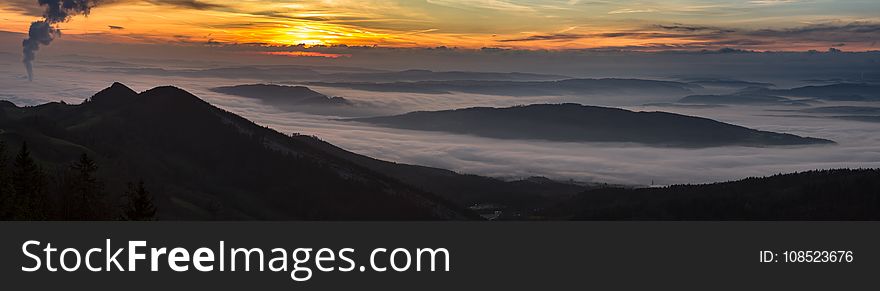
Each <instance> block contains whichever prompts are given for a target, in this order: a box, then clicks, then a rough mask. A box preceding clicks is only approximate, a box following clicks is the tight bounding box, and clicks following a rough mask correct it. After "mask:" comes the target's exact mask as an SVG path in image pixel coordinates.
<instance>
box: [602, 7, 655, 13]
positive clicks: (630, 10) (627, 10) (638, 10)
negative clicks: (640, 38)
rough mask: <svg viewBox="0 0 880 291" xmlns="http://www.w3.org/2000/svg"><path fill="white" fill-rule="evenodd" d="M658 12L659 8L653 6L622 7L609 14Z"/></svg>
mask: <svg viewBox="0 0 880 291" xmlns="http://www.w3.org/2000/svg"><path fill="white" fill-rule="evenodd" d="M651 12H657V10H655V9H652V8H622V9H617V10H612V11H609V12H608V14H630V13H651Z"/></svg>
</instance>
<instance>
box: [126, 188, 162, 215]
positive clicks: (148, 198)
mask: <svg viewBox="0 0 880 291" xmlns="http://www.w3.org/2000/svg"><path fill="white" fill-rule="evenodd" d="M125 196H126V197H127V198H128V205H127V206H126V207H125V212H124V214H123V219H125V220H135V221H150V220H156V206H155V205H153V196H152V195H151V194H150V192H149V191H147V189H146V187H144V181H140V182H139V183H138V184H137V186H135V185H134V184H133V183H128V191H127V192H126V194H125Z"/></svg>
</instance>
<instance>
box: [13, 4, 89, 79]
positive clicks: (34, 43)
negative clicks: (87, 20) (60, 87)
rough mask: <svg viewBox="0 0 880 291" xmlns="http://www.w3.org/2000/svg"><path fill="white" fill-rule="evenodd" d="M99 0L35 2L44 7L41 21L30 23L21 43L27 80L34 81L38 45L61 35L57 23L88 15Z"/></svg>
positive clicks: (49, 42) (47, 43)
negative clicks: (26, 35) (26, 34)
mask: <svg viewBox="0 0 880 291" xmlns="http://www.w3.org/2000/svg"><path fill="white" fill-rule="evenodd" d="M100 2H101V0H37V4H39V5H40V6H41V7H43V6H45V7H46V8H45V11H44V12H43V20H40V21H34V22H33V23H31V28H30V29H29V30H28V38H26V39H25V40H24V41H22V43H21V46H22V52H23V54H24V58H23V60H22V61H23V62H24V67H25V69H27V73H28V80H29V81H33V80H34V59H36V57H37V51H38V50H39V49H40V45H49V44H51V43H52V40H54V39H55V37H57V36H60V35H61V31H60V30H59V29H58V28H57V27H56V25H57V24H58V23H63V22H66V21H68V20H70V17H73V16H75V15H80V14H82V15H88V14H89V11H90V10H91V9H92V8H93V7H95V6H97V5H98V4H99V3H100Z"/></svg>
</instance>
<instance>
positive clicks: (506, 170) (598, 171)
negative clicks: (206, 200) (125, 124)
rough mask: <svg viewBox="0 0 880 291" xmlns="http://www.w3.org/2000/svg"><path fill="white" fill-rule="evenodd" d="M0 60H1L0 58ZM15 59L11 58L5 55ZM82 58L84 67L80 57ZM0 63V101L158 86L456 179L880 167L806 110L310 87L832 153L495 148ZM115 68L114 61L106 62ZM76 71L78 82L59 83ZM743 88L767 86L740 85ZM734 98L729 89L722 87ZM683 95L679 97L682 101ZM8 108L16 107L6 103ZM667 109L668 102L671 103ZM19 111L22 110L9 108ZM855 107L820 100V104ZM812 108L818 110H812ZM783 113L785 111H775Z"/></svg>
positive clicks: (540, 145)
mask: <svg viewBox="0 0 880 291" xmlns="http://www.w3.org/2000/svg"><path fill="white" fill-rule="evenodd" d="M0 57H2V56H0ZM9 57H12V58H14V57H15V56H14V55H12V56H9ZM83 60H85V59H83ZM6 61H7V60H6V59H5V58H0V68H3V69H2V70H0V72H4V73H2V74H0V88H2V89H0V95H4V96H15V97H16V98H19V101H20V100H30V101H32V102H31V104H33V103H39V102H46V101H59V100H63V101H66V102H68V103H76V102H79V101H81V100H82V99H84V98H86V97H88V96H90V95H91V94H93V93H94V92H96V91H98V90H100V89H102V88H104V87H106V86H108V85H109V84H111V83H112V82H114V81H120V82H123V83H126V84H128V85H130V86H132V87H133V88H134V89H136V90H146V89H149V88H152V87H155V86H158V85H166V84H169V85H175V86H179V87H182V88H185V89H187V90H189V91H191V92H193V93H194V94H196V95H198V96H200V97H202V98H204V99H206V100H208V101H209V102H211V103H212V104H215V105H217V106H219V107H222V108H225V109H228V110H230V111H232V112H235V113H238V114H241V115H242V116H244V117H246V118H249V119H252V120H254V121H255V122H257V123H258V124H263V125H267V126H270V127H272V128H275V129H277V130H279V131H281V132H284V133H294V132H297V133H304V134H311V135H316V136H318V137H320V138H321V139H324V140H327V141H329V142H331V143H333V144H336V145H338V146H340V147H343V148H345V149H348V150H351V151H354V152H357V153H360V154H364V155H368V156H372V157H376V158H380V159H386V160H391V161H396V162H404V163H412V164H421V165H428V166H435V167H441V168H448V169H452V170H456V171H459V172H464V173H475V174H483V175H490V176H496V177H510V178H516V177H527V176H533V175H540V176H548V177H552V178H556V179H574V180H579V181H593V182H609V183H627V184H642V185H644V184H650V183H652V181H653V182H654V183H655V184H674V183H700V182H712V181H724V180H732V179H739V178H743V177H747V176H764V175H771V174H775V173H785V172H793V171H801V170H810V169H826V168H839V167H880V146H878V145H880V136H878V135H877V134H876V132H877V131H878V129H880V127H878V126H880V125H878V124H877V123H870V122H858V121H848V120H838V119H831V118H815V117H798V116H794V117H792V116H787V115H801V116H802V115H808V114H810V113H809V112H791V111H790V110H792V108H791V107H772V106H771V107H767V106H725V107H643V106H638V104H643V103H645V101H646V100H642V99H632V98H630V97H629V96H605V97H603V98H596V97H589V98H584V97H582V96H581V97H578V96H565V97H560V96H530V97H511V96H489V95H478V94H442V95H437V94H403V93H381V92H365V91H358V90H349V89H332V88H321V87H315V88H312V89H314V90H316V91H318V92H321V93H323V94H326V95H329V96H341V97H344V98H346V99H348V100H352V101H356V102H368V103H370V104H373V105H374V106H375V107H376V108H381V109H382V111H383V112H381V113H382V114H393V113H403V112H407V111H413V110H438V109H450V108H462V107H471V106H511V105H516V104H530V103H544V102H553V103H557V102H580V103H585V104H603V103H614V104H609V105H621V106H626V107H627V108H629V109H637V110H663V111H673V112H677V113H682V114H688V115H697V116H702V117H708V118H713V119H717V120H720V121H723V122H729V123H733V124H739V125H743V126H747V127H752V128H757V129H762V130H769V131H775V132H787V133H793V134H798V135H802V136H814V137H820V138H827V139H831V140H834V141H836V142H838V143H839V144H838V145H829V146H809V147H772V148H755V147H718V148H706V149H680V148H679V149H676V148H653V147H646V146H641V145H635V144H601V143H559V142H546V141H504V140H496V139H489V138H480V137H474V136H467V135H453V134H445V133H429V132H420V131H409V130H395V129H387V128H381V127H374V126H369V125H365V124H358V123H351V122H339V121H335V120H334V119H335V118H336V116H332V115H331V116H319V115H309V114H303V113H293V112H285V111H283V110H280V109H278V108H275V107H272V106H270V105H267V104H262V103H260V102H259V101H256V100H253V99H248V98H241V97H235V96H229V95H225V94H220V93H215V92H211V91H210V90H209V89H210V88H213V87H217V86H228V85H234V84H237V83H236V82H240V83H242V84H243V83H252V82H253V80H239V81H232V80H230V79H225V78H211V77H204V78H190V77H157V76H149V75H127V74H109V73H101V72H99V71H95V70H93V71H92V72H89V70H86V69H88V68H94V67H96V66H100V64H102V62H118V61H117V60H111V59H108V60H103V61H101V62H98V61H91V62H87V63H70V62H68V63H59V64H63V65H58V66H51V67H50V66H46V67H45V68H43V70H44V74H45V75H46V76H47V78H45V79H43V80H40V83H39V84H27V83H26V84H22V83H21V77H22V75H21V74H20V73H16V72H15V71H14V70H12V68H13V67H12V66H14V65H16V63H15V62H14V59H13V61H9V62H6ZM108 64H117V65H118V63H108ZM71 72H78V73H79V74H80V75H79V76H80V78H78V79H77V80H72V79H69V78H61V77H62V76H69V74H71ZM749 81H758V82H761V81H767V80H764V79H749ZM730 90H733V89H730ZM682 97H683V96H682ZM13 101H16V100H13ZM671 101H674V100H671ZM16 102H17V103H19V104H20V105H24V104H25V103H22V102H18V101H16ZM839 104H848V105H852V106H856V105H858V106H864V105H865V104H861V103H851V102H850V103H835V102H827V103H824V104H822V105H821V106H836V105H839ZM817 106H819V105H817ZM778 110H789V111H778Z"/></svg>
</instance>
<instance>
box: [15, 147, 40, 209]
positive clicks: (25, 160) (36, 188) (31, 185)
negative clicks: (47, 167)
mask: <svg viewBox="0 0 880 291" xmlns="http://www.w3.org/2000/svg"><path fill="white" fill-rule="evenodd" d="M12 189H13V190H14V191H15V194H14V196H13V198H12V200H13V209H12V215H11V216H12V219H15V220H45V219H47V218H48V216H47V209H46V208H47V207H46V206H47V204H46V191H45V189H46V175H45V174H44V173H43V169H42V168H40V166H38V165H37V163H36V162H35V161H34V159H33V158H32V157H31V152H30V151H29V150H28V147H27V143H26V142H23V143H22V144H21V150H19V152H18V155H16V156H15V160H14V161H13V164H12Z"/></svg>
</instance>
